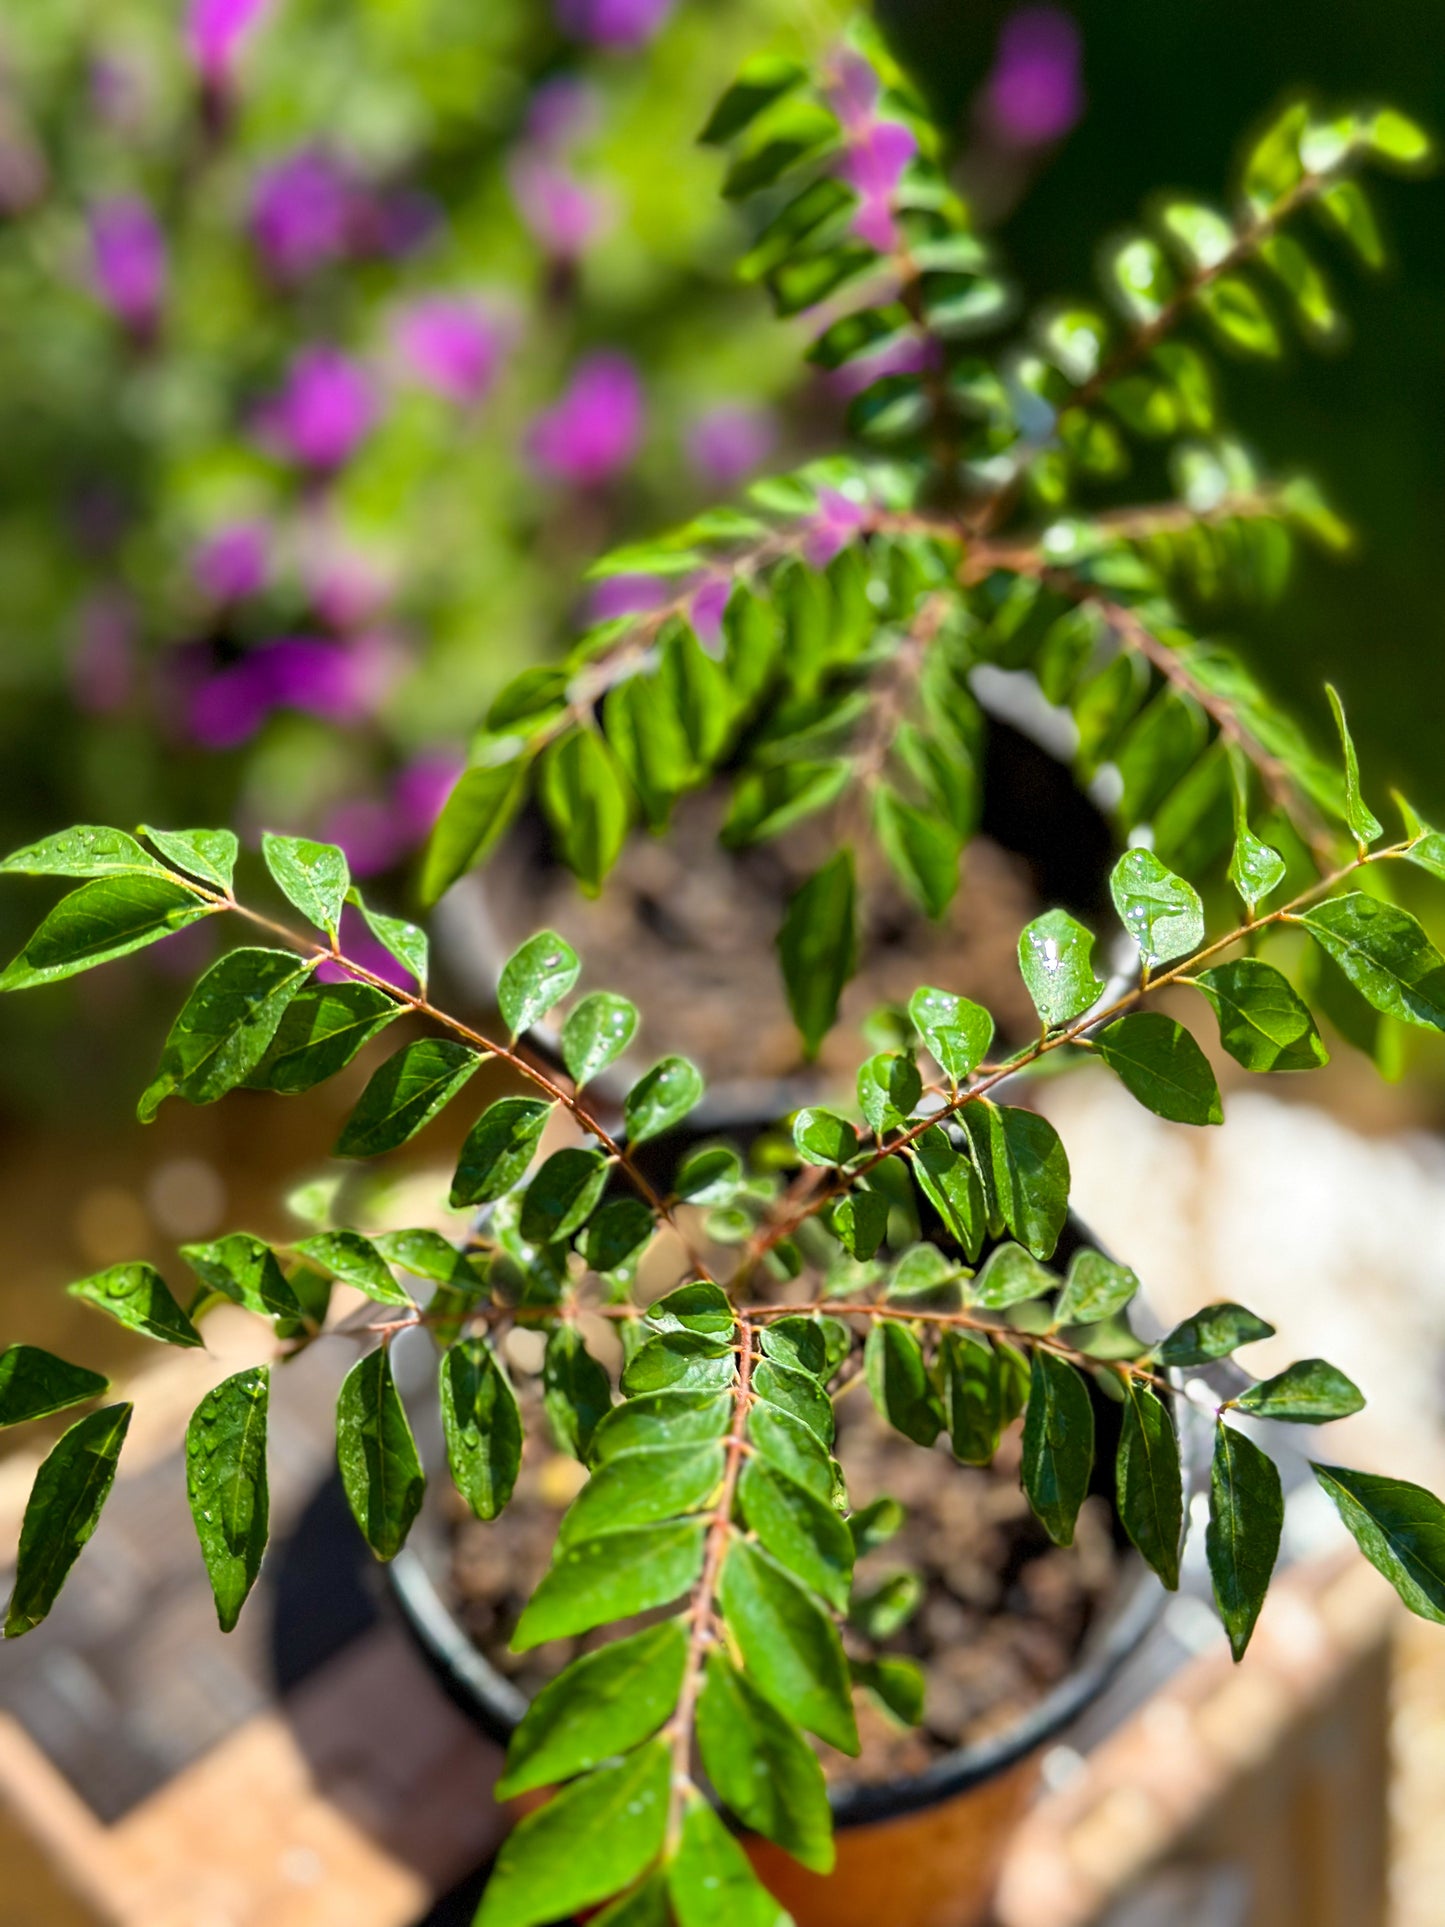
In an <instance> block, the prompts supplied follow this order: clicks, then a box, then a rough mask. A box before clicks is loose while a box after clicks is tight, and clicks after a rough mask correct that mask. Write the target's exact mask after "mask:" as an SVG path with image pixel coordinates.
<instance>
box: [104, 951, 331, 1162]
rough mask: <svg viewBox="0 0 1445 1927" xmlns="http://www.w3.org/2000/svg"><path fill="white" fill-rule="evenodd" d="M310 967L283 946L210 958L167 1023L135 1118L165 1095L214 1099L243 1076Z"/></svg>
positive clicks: (145, 1117) (147, 1117)
mask: <svg viewBox="0 0 1445 1927" xmlns="http://www.w3.org/2000/svg"><path fill="white" fill-rule="evenodd" d="M315 967H316V965H315V959H313V958H308V959H307V960H306V961H305V962H303V961H302V960H301V958H299V957H297V956H296V955H295V954H294V953H293V952H292V951H289V950H260V949H249V948H247V949H242V950H232V951H229V952H228V953H227V954H226V955H225V956H224V957H222V958H221V959H220V961H219V962H218V963H214V964H212V965H211V968H210V969H209V970H208V971H207V972H206V974H205V976H204V977H202V979H201V981H200V982H199V983H198V984H197V985H196V987H195V989H194V990H193V991H192V992H191V994H190V996H189V997H188V998H187V999H186V1001H185V1004H184V1006H183V1007H182V1009H181V1013H180V1015H179V1016H178V1017H177V1018H176V1021H175V1022H174V1023H173V1024H172V1025H171V1030H170V1035H169V1036H168V1037H167V1039H166V1042H165V1048H164V1050H163V1051H162V1052H161V1067H160V1070H159V1071H158V1072H157V1074H156V1076H155V1079H154V1081H153V1082H152V1083H151V1085H150V1088H149V1089H148V1090H147V1091H146V1093H145V1095H144V1096H143V1097H142V1098H141V1101H140V1104H139V1107H138V1115H139V1117H140V1120H141V1122H142V1123H143V1124H148V1123H150V1121H151V1120H152V1118H154V1116H155V1114H156V1112H157V1111H158V1110H159V1108H160V1106H161V1104H162V1103H163V1102H164V1100H165V1099H166V1098H167V1097H169V1096H171V1095H172V1094H174V1095H176V1096H177V1097H183V1098H185V1099H186V1101H187V1102H188V1103H190V1104H214V1103H215V1102H216V1100H217V1099H218V1098H221V1097H224V1096H225V1094H226V1092H227V1091H230V1090H234V1089H235V1087H236V1086H237V1085H238V1084H240V1083H243V1082H244V1081H245V1079H246V1078H248V1077H249V1076H250V1075H251V1073H252V1071H254V1070H255V1068H256V1066H257V1065H258V1064H259V1063H260V1062H261V1060H262V1058H264V1057H265V1055H266V1053H267V1051H268V1050H269V1049H270V1047H271V1044H272V1042H273V1041H274V1039H275V1036H276V1032H277V1030H278V1029H279V1028H280V1025H281V1020H282V1018H283V1017H284V1016H285V1014H286V1011H287V1009H288V1007H289V1006H290V1004H291V1002H292V1000H293V999H294V998H295V997H296V996H297V995H298V993H299V992H300V991H302V990H303V989H304V988H305V987H306V985H307V983H308V982H309V981H310V977H311V972H312V971H313V970H314V969H315Z"/></svg>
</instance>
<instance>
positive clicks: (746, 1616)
mask: <svg viewBox="0 0 1445 1927" xmlns="http://www.w3.org/2000/svg"><path fill="white" fill-rule="evenodd" d="M720 1596H721V1600H722V1609H723V1614H724V1617H725V1618H726V1620H727V1623H728V1627H729V1630H730V1631H731V1633H732V1635H733V1638H734V1639H735V1640H736V1641H737V1644H738V1649H739V1651H740V1652H741V1654H742V1659H743V1665H744V1667H745V1669H746V1672H747V1676H748V1678H749V1680H750V1681H751V1682H752V1684H753V1685H754V1686H755V1687H756V1688H757V1689H758V1691H759V1692H760V1693H761V1694H762V1695H763V1697H764V1698H765V1699H768V1700H770V1701H771V1702H772V1704H773V1705H774V1706H775V1707H776V1708H777V1710H778V1711H779V1712H780V1713H784V1714H786V1715H787V1717H788V1718H789V1719H792V1720H796V1721H797V1723H798V1724H799V1725H800V1726H802V1727H805V1728H806V1729H807V1730H808V1732H810V1733H816V1734H817V1736H818V1738H819V1739H820V1740H825V1741H826V1742H827V1743H828V1745H829V1746H836V1747H837V1748H838V1750H839V1752H841V1753H847V1754H849V1755H852V1756H856V1755H857V1752H858V1729H857V1727H856V1725H855V1723H854V1719H853V1703H852V1698H851V1696H850V1693H849V1690H848V1662H847V1661H846V1660H845V1659H844V1657H843V1648H842V1645H841V1643H840V1641H839V1638H838V1630H837V1628H836V1626H834V1624H833V1622H832V1620H831V1619H829V1617H828V1616H827V1614H826V1613H825V1612H824V1611H823V1609H822V1608H821V1607H820V1606H818V1605H817V1604H815V1602H814V1601H813V1599H812V1597H811V1596H810V1595H809V1594H808V1593H807V1592H806V1591H805V1590H804V1589H803V1587H801V1586H800V1585H799V1584H798V1583H797V1581H796V1580H794V1579H791V1578H789V1576H788V1575H787V1573H785V1572H784V1571H783V1569H782V1568H781V1566H778V1565H776V1564H775V1563H774V1562H773V1561H772V1560H771V1559H770V1558H769V1557H768V1555H767V1554H766V1553H764V1552H761V1551H759V1550H758V1549H757V1547H755V1546H753V1545H751V1544H749V1542H748V1541H747V1540H746V1539H734V1540H733V1542H732V1544H731V1545H730V1546H729V1548H728V1553H727V1558H726V1560H725V1561H724V1563H723V1571H722V1582H721V1586H720Z"/></svg>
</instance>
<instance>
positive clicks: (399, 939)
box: [346, 886, 431, 996]
mask: <svg viewBox="0 0 1445 1927" xmlns="http://www.w3.org/2000/svg"><path fill="white" fill-rule="evenodd" d="M346 901H347V902H348V903H354V904H355V905H356V907H357V909H358V910H359V911H360V912H361V915H362V918H363V920H364V921H365V924H366V927H367V929H368V930H369V931H370V932H371V934H372V936H373V937H375V938H376V941H377V942H378V943H379V944H380V945H381V947H382V949H383V950H386V951H389V952H390V954H391V955H392V956H393V957H395V958H396V961H397V962H398V963H399V964H400V965H401V967H402V969H403V970H405V971H407V972H408V973H409V974H410V975H411V976H412V977H414V978H415V979H416V986H417V989H418V990H419V991H420V992H421V993H422V995H423V996H425V995H426V978H427V967H428V964H429V962H430V959H431V945H430V943H429V942H428V941H427V934H426V932H425V930H420V929H418V928H417V926H416V924H414V923H408V922H407V920H406V918H405V917H388V916H383V914H382V912H381V911H380V910H373V909H372V907H371V905H370V904H369V903H367V902H366V901H365V900H364V898H363V897H362V894H361V892H360V891H359V890H358V889H356V888H355V887H354V886H353V887H352V888H351V889H350V890H348V891H347V893H346Z"/></svg>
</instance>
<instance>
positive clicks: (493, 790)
mask: <svg viewBox="0 0 1445 1927" xmlns="http://www.w3.org/2000/svg"><path fill="white" fill-rule="evenodd" d="M527 770H528V761H527V758H526V757H523V756H518V757H515V758H513V759H511V760H510V761H508V762H504V763H493V764H490V765H487V764H479V765H478V766H477V767H475V768H473V769H469V770H464V771H463V772H462V774H461V776H460V777H459V778H458V780H457V786H456V788H455V789H454V790H453V791H452V793H451V795H450V796H449V797H448V798H447V800H446V805H445V807H444V808H443V810H442V813H441V815H440V816H439V817H438V818H437V821H436V826H435V828H434V829H433V830H432V833H431V840H430V841H429V842H428V844H427V847H426V856H425V857H424V858H423V860H422V872H421V899H422V902H423V903H428V904H430V903H435V902H436V901H437V899H438V897H441V896H444V895H445V893H446V892H447V891H448V890H450V888H451V887H452V885H453V884H454V883H455V882H456V880H457V878H458V877H459V876H463V875H464V874H465V873H466V872H467V871H468V870H471V869H475V868H476V866H477V865H478V864H479V863H485V861H486V860H487V858H488V857H489V856H490V855H491V853H492V851H493V849H494V848H495V847H496V844H497V842H498V841H499V840H500V838H501V837H502V835H503V834H504V833H505V831H506V830H507V829H508V828H509V826H510V825H511V823H512V820H513V818H514V817H515V816H516V814H517V811H518V810H519V809H520V808H521V807H522V799H523V797H524V796H525V795H526V793H527Z"/></svg>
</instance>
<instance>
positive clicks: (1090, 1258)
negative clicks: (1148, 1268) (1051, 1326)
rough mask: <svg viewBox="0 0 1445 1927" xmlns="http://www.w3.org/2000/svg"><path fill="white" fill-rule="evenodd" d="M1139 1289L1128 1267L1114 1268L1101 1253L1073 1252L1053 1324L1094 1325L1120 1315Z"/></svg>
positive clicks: (1116, 1265) (1137, 1282) (1111, 1260)
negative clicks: (1104, 1319)
mask: <svg viewBox="0 0 1445 1927" xmlns="http://www.w3.org/2000/svg"><path fill="white" fill-rule="evenodd" d="M1138 1289H1139V1280H1138V1279H1137V1278H1136V1277H1135V1276H1134V1273H1133V1272H1132V1271H1130V1270H1129V1268H1128V1266H1127V1265H1118V1264H1115V1262H1114V1260H1113V1259H1112V1258H1106V1257H1105V1256H1104V1254H1103V1252H1102V1251H1092V1250H1089V1249H1087V1248H1085V1249H1084V1250H1082V1251H1076V1252H1075V1253H1074V1255H1073V1257H1072V1258H1071V1259H1070V1260H1069V1270H1068V1276H1067V1277H1066V1278H1065V1280H1064V1289H1063V1292H1062V1293H1061V1294H1060V1297H1059V1302H1058V1304H1057V1305H1056V1306H1055V1308H1054V1322H1055V1324H1057V1325H1096V1324H1098V1322H1099V1320H1100V1319H1101V1318H1112V1317H1113V1316H1114V1314H1115V1313H1116V1312H1120V1311H1122V1310H1123V1309H1124V1307H1125V1306H1126V1305H1127V1304H1128V1303H1129V1300H1130V1299H1131V1298H1133V1297H1134V1295H1135V1293H1136V1292H1137V1291H1138Z"/></svg>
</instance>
